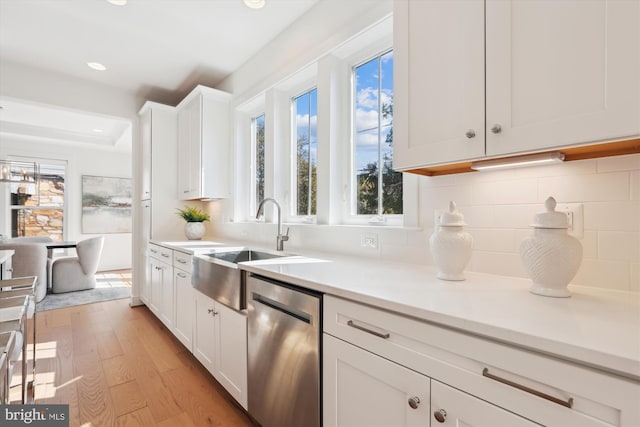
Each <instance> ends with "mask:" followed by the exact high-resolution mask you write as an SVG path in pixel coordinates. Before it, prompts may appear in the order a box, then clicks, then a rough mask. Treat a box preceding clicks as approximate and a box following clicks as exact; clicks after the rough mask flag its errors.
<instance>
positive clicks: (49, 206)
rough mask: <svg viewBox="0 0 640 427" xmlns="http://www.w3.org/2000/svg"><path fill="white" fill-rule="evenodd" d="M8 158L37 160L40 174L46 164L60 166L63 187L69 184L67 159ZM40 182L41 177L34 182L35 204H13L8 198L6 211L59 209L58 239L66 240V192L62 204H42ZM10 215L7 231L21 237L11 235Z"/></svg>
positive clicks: (67, 201) (13, 158)
mask: <svg viewBox="0 0 640 427" xmlns="http://www.w3.org/2000/svg"><path fill="white" fill-rule="evenodd" d="M8 160H15V161H27V162H37V163H38V166H39V170H40V175H42V174H43V170H45V171H46V166H55V167H62V169H63V175H64V183H65V188H67V187H68V186H69V182H68V181H67V179H68V177H69V162H68V161H67V160H61V159H51V158H42V157H26V156H9V157H8ZM43 165H45V167H44V168H43ZM41 183H42V178H39V179H38V181H37V183H36V184H35V186H36V188H37V204H35V205H14V204H12V203H11V200H9V201H8V203H7V211H8V212H9V213H11V212H13V211H18V212H19V211H23V210H32V211H39V210H47V211H60V212H61V213H62V234H61V235H60V240H66V236H67V233H68V231H67V228H68V227H67V211H68V203H69V199H68V198H69V195H68V192H67V191H64V193H63V196H62V198H63V200H62V206H59V205H55V204H43V203H42V197H41ZM11 185H13V184H11ZM8 196H9V198H10V196H11V190H10V189H9V190H8ZM12 217H13V216H12V215H11V214H9V216H8V224H7V225H8V227H9V229H8V230H9V232H10V234H11V237H22V236H13V223H12ZM49 237H52V236H51V235H49ZM52 238H53V237H52ZM54 240H55V239H54Z"/></svg>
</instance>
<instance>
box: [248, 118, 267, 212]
mask: <svg viewBox="0 0 640 427" xmlns="http://www.w3.org/2000/svg"><path fill="white" fill-rule="evenodd" d="M260 117H263V121H264V131H263V139H264V141H263V144H264V150H265V153H264V155H263V162H264V164H263V165H262V167H263V170H264V176H263V189H262V190H263V198H264V197H265V194H266V192H267V189H266V175H267V162H266V127H267V114H266V111H263V112H262V113H257V114H251V115H250V129H251V131H250V132H251V135H250V136H251V142H250V146H251V149H250V153H251V167H250V169H251V180H250V187H251V188H250V190H251V192H250V194H251V200H250V201H249V215H251V213H252V212H255V211H256V209H257V208H258V203H260V201H259V200H258V197H257V196H258V186H257V173H258V141H257V125H256V123H257V119H259V118H260ZM249 217H251V216H249Z"/></svg>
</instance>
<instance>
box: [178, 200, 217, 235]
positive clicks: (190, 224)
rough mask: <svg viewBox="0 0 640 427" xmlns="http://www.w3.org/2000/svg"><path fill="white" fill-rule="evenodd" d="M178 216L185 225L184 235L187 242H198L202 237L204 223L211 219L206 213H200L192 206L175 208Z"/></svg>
mask: <svg viewBox="0 0 640 427" xmlns="http://www.w3.org/2000/svg"><path fill="white" fill-rule="evenodd" d="M177 211H178V215H180V217H181V218H182V219H184V220H185V221H187V223H186V224H185V225H184V234H185V236H187V239H189V240H200V239H202V236H204V231H205V229H204V224H203V222H204V221H209V220H210V219H211V218H210V217H209V214H208V213H205V212H202V211H201V210H200V209H198V208H195V207H193V206H185V207H184V208H182V209H179V208H177Z"/></svg>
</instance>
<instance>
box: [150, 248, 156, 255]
mask: <svg viewBox="0 0 640 427" xmlns="http://www.w3.org/2000/svg"><path fill="white" fill-rule="evenodd" d="M149 251H150V252H151V253H152V254H157V253H158V251H156V250H155V249H149Z"/></svg>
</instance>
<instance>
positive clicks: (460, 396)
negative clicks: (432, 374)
mask: <svg viewBox="0 0 640 427" xmlns="http://www.w3.org/2000/svg"><path fill="white" fill-rule="evenodd" d="M431 409H432V411H433V418H432V420H431V425H432V426H439V425H442V426H443V427H444V426H468V427H495V426H509V427H533V426H539V425H540V424H536V423H534V422H532V421H529V420H528V419H526V418H522V417H520V416H518V415H516V414H514V413H513V412H509V411H506V410H504V409H502V408H500V407H498V406H495V405H492V404H490V403H488V402H485V401H484V400H480V399H478V398H476V397H473V396H471V395H470V394H467V393H463V392H461V391H460V390H457V389H455V388H452V387H449V386H448V385H446V384H442V383H440V382H438V381H436V380H431ZM436 417H437V418H436Z"/></svg>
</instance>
